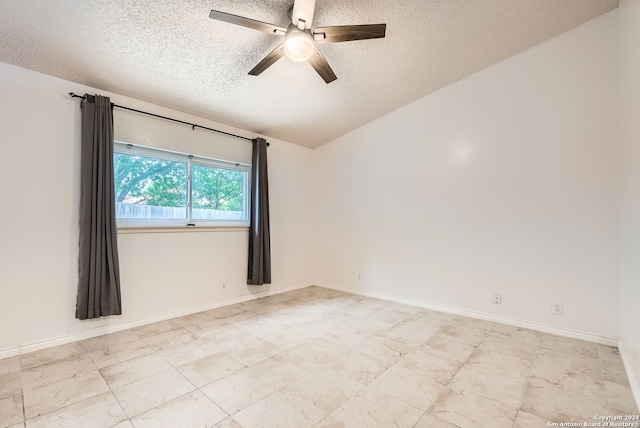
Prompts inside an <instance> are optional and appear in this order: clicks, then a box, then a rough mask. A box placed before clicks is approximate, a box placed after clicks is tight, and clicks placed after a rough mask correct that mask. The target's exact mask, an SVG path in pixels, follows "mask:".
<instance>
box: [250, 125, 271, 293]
mask: <svg viewBox="0 0 640 428" xmlns="http://www.w3.org/2000/svg"><path fill="white" fill-rule="evenodd" d="M267 145H268V143H267V142H266V141H265V140H264V139H263V138H256V139H255V140H253V161H252V163H251V224H250V226H249V273H248V277H247V284H249V285H263V284H271V242H270V241H271V237H270V232H269V179H268V174H267Z"/></svg>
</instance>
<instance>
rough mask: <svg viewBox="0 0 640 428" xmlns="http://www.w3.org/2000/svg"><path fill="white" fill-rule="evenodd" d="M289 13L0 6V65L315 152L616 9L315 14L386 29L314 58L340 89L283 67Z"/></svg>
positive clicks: (318, 22) (420, 1)
mask: <svg viewBox="0 0 640 428" xmlns="http://www.w3.org/2000/svg"><path fill="white" fill-rule="evenodd" d="M292 3H293V0H208V1H205V0H182V1H174V0H136V1H131V0H91V1H87V0H56V1H50V0H0V61H2V62H6V63H10V64H15V65H17V66H20V67H24V68H28V69H31V70H35V71H38V72H42V73H46V74H49V75H52V76H57V77H60V78H63V79H67V80H71V81H73V82H77V83H81V84H84V85H88V86H92V87H95V88H98V89H102V90H106V91H111V92H115V93H119V94H123V95H128V96H132V97H135V98H138V99H141V100H145V101H150V102H153V103H156V104H160V105H164V106H167V107H173V108H175V109H177V110H181V111H184V112H187V113H192V114H195V115H197V116H200V117H204V118H208V119H213V120H216V121H218V122H223V123H227V124H230V125H235V126H238V127H241V128H244V129H247V130H249V131H252V132H256V133H260V134H264V135H267V136H271V137H275V138H279V139H282V140H285V141H289V142H292V143H296V144H300V145H304V146H308V147H317V146H319V145H321V144H323V143H326V142H328V141H331V140H332V139H334V138H336V137H338V136H340V135H343V134H345V133H347V132H349V131H351V130H353V129H355V128H357V127H359V126H361V125H363V124H365V123H367V122H369V121H371V120H373V119H375V118H378V117H380V116H382V115H384V114H386V113H388V112H390V111H392V110H395V109H396V108H398V107H401V106H403V105H405V104H408V103H409V102H411V101H414V100H416V99H418V98H421V97H423V96H425V95H427V94H429V93H431V92H433V91H435V90H437V89H440V88H442V87H444V86H446V85H448V84H450V83H452V82H455V81H456V80H459V79H461V78H463V77H465V76H468V75H470V74H472V73H474V72H476V71H479V70H481V69H483V68H485V67H487V66H489V65H492V64H495V63H496V62H499V61H501V60H503V59H505V58H508V57H510V56H512V55H514V54H516V53H518V52H522V51H524V50H526V49H528V48H530V47H532V46H535V45H536V44H538V43H540V42H542V41H544V40H547V39H549V38H551V37H553V36H555V35H557V34H560V33H562V32H564V31H567V30H569V29H571V28H573V27H575V26H577V25H579V24H581V23H583V22H586V21H588V20H590V19H592V18H595V17H597V16H599V15H601V14H603V13H605V12H607V11H609V10H611V9H613V8H615V7H617V5H618V0H317V4H316V12H315V17H314V21H313V28H315V27H319V26H331V25H348V24H377V23H386V24H387V36H386V38H384V39H377V40H364V41H356V42H347V43H335V44H324V45H321V46H320V50H321V51H322V52H323V54H324V55H325V57H326V58H327V60H328V61H329V64H330V65H331V67H332V68H333V70H334V72H335V73H336V75H337V76H338V80H336V81H335V82H333V83H331V84H329V85H327V84H325V83H324V81H323V80H322V79H321V78H320V76H318V75H317V74H316V72H315V71H314V70H313V68H312V67H311V66H310V65H309V64H307V63H294V62H292V61H290V60H289V59H287V58H283V59H281V60H280V61H278V62H277V63H276V64H275V65H273V66H272V67H270V68H269V69H268V70H266V71H265V72H264V73H262V75H260V76H258V77H254V76H249V75H247V73H248V72H249V70H251V69H252V68H253V67H254V65H256V64H257V63H258V62H259V61H260V60H261V59H262V58H263V57H264V56H265V55H266V54H267V53H269V52H270V51H271V50H272V49H273V48H274V47H275V46H277V45H278V44H279V43H281V42H282V38H280V37H277V36H272V35H270V34H266V33H261V32H258V31H255V30H251V29H248V28H244V27H239V26H234V25H231V24H228V23H225V22H220V21H214V20H212V19H209V11H210V10H211V9H216V10H221V11H224V12H229V13H233V14H237V15H242V16H246V17H249V18H252V19H256V20H260V21H265V22H269V23H272V24H276V25H280V26H284V27H286V26H287V25H288V23H289V21H288V19H287V11H288V9H289V7H290V6H291V4H292Z"/></svg>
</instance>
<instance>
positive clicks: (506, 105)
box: [315, 12, 620, 343]
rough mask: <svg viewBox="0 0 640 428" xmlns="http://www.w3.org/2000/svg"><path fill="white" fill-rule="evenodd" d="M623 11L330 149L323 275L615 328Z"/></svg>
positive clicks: (321, 209)
mask: <svg viewBox="0 0 640 428" xmlns="http://www.w3.org/2000/svg"><path fill="white" fill-rule="evenodd" d="M616 25H617V16H616V14H615V12H612V13H609V14H606V15H604V16H602V17H600V18H597V19H595V20H593V21H590V22H588V23H586V24H584V25H582V26H580V27H578V28H576V29H574V30H571V31H569V32H567V33H565V34H562V35H560V36H558V37H556V38H554V39H552V40H550V41H548V42H546V43H543V44H541V45H539V46H537V47H535V48H533V49H530V50H528V51H526V52H524V53H522V54H520V55H517V56H515V57H512V58H510V59H507V60H505V61H503V62H501V63H499V64H497V65H494V66H492V67H490V68H488V69H485V70H484V71H481V72H479V73H477V74H475V75H472V76H470V77H468V78H465V79H463V80H461V81H459V82H457V83H455V84H453V85H450V86H449V87H446V88H444V89H442V90H440V91H438V92H436V93H434V94H432V95H430V96H427V97H425V98H422V99H420V100H418V101H416V102H414V103H412V104H410V105H407V106H405V107H403V108H401V109H398V110H396V111H395V112H393V113H391V114H389V115H387V116H384V117H382V118H380V119H378V120H376V121H373V122H371V123H369V124H367V125H365V126H363V127H362V128H360V129H358V130H355V131H353V132H351V133H350V134H348V135H345V136H343V137H341V138H338V139H336V140H334V141H333V142H331V143H329V144H326V145H324V146H322V147H320V148H319V149H317V150H316V154H315V161H316V168H317V174H318V183H317V187H318V191H317V193H318V195H317V198H316V231H317V233H316V244H317V256H318V263H317V265H316V266H317V269H316V278H317V282H318V283H320V284H324V285H327V286H332V287H336V288H342V289H348V290H354V291H357V292H365V293H374V294H375V293H377V294H378V295H384V296H387V297H393V298H400V299H406V300H413V301H415V302H417V303H424V304H433V305H441V306H445V307H449V308H450V309H451V308H457V309H460V310H463V311H474V312H478V313H484V314H489V315H490V316H493V317H507V318H511V319H515V320H520V321H524V322H526V323H536V324H542V325H551V326H553V327H556V328H560V329H566V330H575V331H578V332H586V333H588V335H590V337H591V338H592V339H596V340H597V339H598V338H600V337H601V338H603V339H604V341H605V342H609V343H610V342H612V341H614V340H615V339H616V338H617V337H618V316H617V314H618V309H619V306H620V305H619V293H618V177H617V175H618V172H617V159H618V153H617V149H616V141H615V139H616V134H617V130H616V126H617V122H616V107H617V105H616V103H617V99H616V78H617V76H616V61H617V45H616V43H617V33H616V31H617V29H616V28H617V27H616ZM398 83H399V84H401V82H398ZM372 90H375V88H372ZM358 274H360V275H361V279H358ZM494 291H496V292H500V293H502V304H501V305H492V304H490V303H489V299H490V297H491V296H492V293H493V292H494ZM552 302H559V303H563V305H564V315H563V316H557V315H552V314H551V313H550V304H551V303H552ZM577 336H580V334H579V333H577Z"/></svg>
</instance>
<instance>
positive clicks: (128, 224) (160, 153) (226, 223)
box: [112, 141, 251, 229]
mask: <svg viewBox="0 0 640 428" xmlns="http://www.w3.org/2000/svg"><path fill="white" fill-rule="evenodd" d="M113 154H114V156H115V155H116V154H123V155H130V156H143V157H147V158H153V159H160V160H166V161H171V162H180V163H186V166H187V202H186V211H187V212H186V216H187V218H186V220H183V219H180V220H170V219H120V218H117V219H116V222H117V226H118V228H119V229H120V228H123V229H128V228H172V227H185V228H187V227H188V228H190V229H193V228H199V227H200V228H202V227H225V228H230V227H249V221H250V213H249V208H250V207H249V205H250V203H251V188H250V186H251V165H249V164H244V163H240V162H232V161H226V160H221V159H214V158H209V157H205V156H200V155H192V154H188V153H182V152H177V151H173V150H167V149H161V148H156V147H149V146H142V145H138V144H131V143H126V142H123V141H114V146H113ZM112 161H113V160H112ZM194 164H195V165H200V166H206V167H210V168H219V169H226V170H231V171H240V172H243V173H245V174H244V175H243V176H244V182H243V186H242V191H243V198H242V199H243V201H242V202H243V203H242V212H243V218H242V219H238V220H234V219H219V220H217V219H193V218H192V210H193V206H192V165H194ZM114 203H115V201H114Z"/></svg>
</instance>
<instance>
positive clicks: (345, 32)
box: [313, 24, 387, 43]
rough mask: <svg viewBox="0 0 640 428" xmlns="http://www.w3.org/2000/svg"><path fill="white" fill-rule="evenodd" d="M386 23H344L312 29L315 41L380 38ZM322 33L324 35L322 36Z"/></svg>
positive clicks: (385, 28)
mask: <svg viewBox="0 0 640 428" xmlns="http://www.w3.org/2000/svg"><path fill="white" fill-rule="evenodd" d="M386 31H387V24H370V25H344V26H338V27H320V28H316V29H315V30H313V37H314V38H315V39H316V42H317V43H337V42H350V41H352V40H366V39H381V38H383V37H384V36H385V33H386ZM323 34H324V36H322V35H323Z"/></svg>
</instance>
